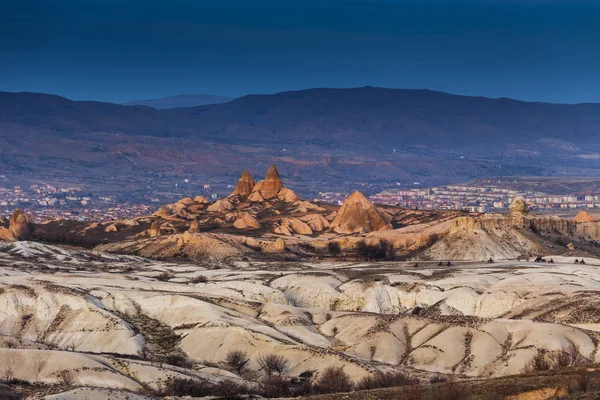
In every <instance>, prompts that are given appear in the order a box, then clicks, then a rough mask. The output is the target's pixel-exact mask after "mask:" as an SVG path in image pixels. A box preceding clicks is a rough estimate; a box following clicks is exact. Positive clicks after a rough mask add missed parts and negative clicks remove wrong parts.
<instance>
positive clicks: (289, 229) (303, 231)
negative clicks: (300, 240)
mask: <svg viewBox="0 0 600 400" xmlns="http://www.w3.org/2000/svg"><path fill="white" fill-rule="evenodd" d="M275 233H278V234H280V235H286V236H291V235H292V234H293V233H298V234H300V235H312V234H313V231H312V229H310V227H309V226H308V225H307V224H305V223H304V222H303V221H301V220H299V219H298V218H284V219H283V220H281V222H280V223H279V225H278V226H277V227H276V228H275Z"/></svg>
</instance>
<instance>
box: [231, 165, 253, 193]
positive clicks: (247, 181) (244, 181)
mask: <svg viewBox="0 0 600 400" xmlns="http://www.w3.org/2000/svg"><path fill="white" fill-rule="evenodd" d="M253 189H254V179H252V175H250V172H248V170H244V172H242V176H240V179H239V180H238V182H237V184H236V185H235V188H234V189H233V193H231V196H248V195H249V194H250V193H252V190H253Z"/></svg>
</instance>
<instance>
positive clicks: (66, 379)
mask: <svg viewBox="0 0 600 400" xmlns="http://www.w3.org/2000/svg"><path fill="white" fill-rule="evenodd" d="M58 382H59V383H60V384H61V385H65V386H73V385H75V382H77V378H76V377H75V373H73V371H71V370H68V369H64V370H62V371H60V372H59V373H58Z"/></svg>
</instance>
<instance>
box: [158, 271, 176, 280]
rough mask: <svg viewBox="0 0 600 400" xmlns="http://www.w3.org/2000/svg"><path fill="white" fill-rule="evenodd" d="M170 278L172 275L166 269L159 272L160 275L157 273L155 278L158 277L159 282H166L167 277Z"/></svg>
mask: <svg viewBox="0 0 600 400" xmlns="http://www.w3.org/2000/svg"><path fill="white" fill-rule="evenodd" d="M172 278H174V275H173V274H171V273H169V272H167V271H165V272H163V273H161V274H160V275H158V276H157V277H156V279H158V280H159V281H161V282H167V281H168V280H169V279H172Z"/></svg>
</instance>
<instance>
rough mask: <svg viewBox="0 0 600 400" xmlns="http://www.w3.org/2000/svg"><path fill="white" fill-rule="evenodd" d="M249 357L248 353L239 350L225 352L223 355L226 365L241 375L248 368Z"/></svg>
mask: <svg viewBox="0 0 600 400" xmlns="http://www.w3.org/2000/svg"><path fill="white" fill-rule="evenodd" d="M249 362H250V358H248V354H246V353H244V352H243V351H240V350H234V351H230V352H229V353H227V355H226V356H225V363H226V364H227V366H228V367H229V368H230V369H232V370H234V371H235V372H237V373H238V375H240V376H242V374H243V373H244V372H245V371H246V370H247V369H248V363H249Z"/></svg>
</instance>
